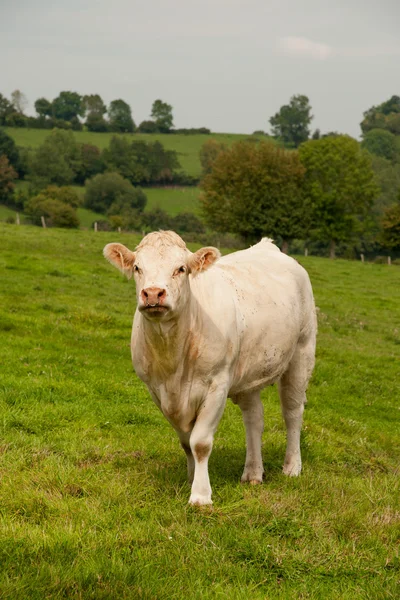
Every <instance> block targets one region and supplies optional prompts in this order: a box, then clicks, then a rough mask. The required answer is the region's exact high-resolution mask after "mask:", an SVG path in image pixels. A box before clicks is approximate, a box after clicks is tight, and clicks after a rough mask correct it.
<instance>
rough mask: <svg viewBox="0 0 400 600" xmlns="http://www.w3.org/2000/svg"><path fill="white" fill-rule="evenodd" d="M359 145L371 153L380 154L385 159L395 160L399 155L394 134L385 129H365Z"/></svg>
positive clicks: (399, 151)
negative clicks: (365, 131)
mask: <svg viewBox="0 0 400 600" xmlns="http://www.w3.org/2000/svg"><path fill="white" fill-rule="evenodd" d="M361 146H362V147H363V148H365V149H366V150H368V152H370V153H371V154H375V155H376V156H381V157H382V158H386V159H387V160H395V158H396V157H397V156H398V155H400V150H399V148H398V147H397V143H396V136H395V135H394V134H393V133H390V131H387V130H385V129H370V130H369V131H367V133H366V134H365V135H364V139H363V141H362V143H361Z"/></svg>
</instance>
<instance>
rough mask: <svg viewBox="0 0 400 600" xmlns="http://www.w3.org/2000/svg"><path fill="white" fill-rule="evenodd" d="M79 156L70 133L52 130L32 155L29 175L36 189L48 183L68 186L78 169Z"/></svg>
mask: <svg viewBox="0 0 400 600" xmlns="http://www.w3.org/2000/svg"><path fill="white" fill-rule="evenodd" d="M80 164H81V154H80V150H79V146H78V144H77V143H76V141H75V138H74V135H73V133H72V132H71V131H62V130H60V129H53V131H52V132H51V133H50V135H49V136H48V137H47V138H46V139H45V140H44V142H43V144H42V145H41V146H39V148H38V149H37V150H36V152H35V153H34V155H33V158H32V160H31V166H30V175H31V179H32V182H33V184H34V186H35V187H36V188H37V189H40V188H43V187H45V186H47V185H48V184H49V183H55V184H56V185H68V184H70V183H72V182H73V181H74V179H75V176H76V173H77V172H78V171H79V169H80Z"/></svg>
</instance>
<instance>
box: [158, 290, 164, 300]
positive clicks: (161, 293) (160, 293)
mask: <svg viewBox="0 0 400 600" xmlns="http://www.w3.org/2000/svg"><path fill="white" fill-rule="evenodd" d="M161 296H164V290H161V292H158V297H159V298H161Z"/></svg>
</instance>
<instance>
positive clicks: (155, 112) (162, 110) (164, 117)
mask: <svg viewBox="0 0 400 600" xmlns="http://www.w3.org/2000/svg"><path fill="white" fill-rule="evenodd" d="M151 118H152V119H153V121H154V122H155V124H156V125H157V129H158V131H159V132H160V133H169V131H170V130H171V129H172V127H173V126H174V123H173V116H172V106H171V105H170V104H167V103H166V102H163V101H162V100H155V101H154V102H153V106H152V107H151Z"/></svg>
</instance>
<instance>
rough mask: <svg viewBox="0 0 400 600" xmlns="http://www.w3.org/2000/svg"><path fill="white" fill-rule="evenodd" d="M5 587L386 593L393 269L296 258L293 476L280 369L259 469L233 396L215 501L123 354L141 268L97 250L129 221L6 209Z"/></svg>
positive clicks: (51, 594) (220, 594)
mask: <svg viewBox="0 0 400 600" xmlns="http://www.w3.org/2000/svg"><path fill="white" fill-rule="evenodd" d="M0 237H1V240H2V252H1V255H0V286H1V288H0V290H1V291H0V293H1V303H0V336H1V340H2V344H1V346H0V363H1V379H0V412H1V419H0V426H1V438H0V470H1V479H0V486H1V490H0V498H1V501H0V519H1V520H0V597H1V598H2V599H10V600H11V599H12V600H22V599H29V600H42V599H44V598H72V599H82V598H83V599H86V598H93V599H110V600H111V599H116V598H118V599H129V600H131V599H136V598H144V599H149V600H150V599H157V600H158V599H190V600H192V599H195V600H197V599H198V600H200V599H201V600H203V599H211V598H218V599H227V600H232V599H234V600H236V599H238V600H248V599H257V600H258V599H260V600H261V599H263V600H264V599H268V600H270V599H275V598H277V599H282V600H286V599H296V600H297V599H303V598H310V599H321V600H325V599H335V600H336V599H339V598H340V599H341V600H342V599H345V600H346V599H348V600H354V599H358V598H360V599H371V600H379V599H382V600H383V599H387V598H393V599H395V598H398V597H399V586H400V557H399V542H400V489H399V474H400V471H399V464H400V410H399V398H400V377H399V351H400V269H399V268H398V267H395V266H392V267H388V266H386V265H372V264H361V263H355V262H345V261H341V260H338V261H328V260H326V259H321V258H314V257H308V258H307V259H305V258H301V259H299V260H300V261H301V262H302V263H303V264H304V266H305V267H306V268H307V270H308V271H309V273H310V276H311V279H312V283H313V286H314V290H315V296H316V302H317V305H318V307H319V336H318V354H317V365H316V370H315V374H314V376H313V379H312V382H311V385H310V389H309V393H308V399H309V401H308V405H307V409H306V412H305V421H304V429H303V434H302V448H303V465H304V471H303V474H302V475H301V477H299V478H296V479H289V478H285V477H284V476H283V475H282V474H281V465H282V462H283V457H284V449H285V433H284V427H283V423H282V418H281V416H280V410H279V403H278V399H277V394H276V390H275V388H270V389H268V390H266V391H265V392H264V393H263V402H264V406H265V423H266V427H265V433H264V438H263V439H264V442H263V457H264V465H265V469H266V480H265V483H264V484H263V485H262V486H243V485H241V484H240V483H239V479H240V475H241V472H242V468H243V462H244V432H243V426H242V423H241V417H240V414H239V411H238V409H237V408H236V407H235V406H233V405H232V404H231V403H229V404H228V406H227V410H226V413H225V415H224V417H223V420H222V422H221V424H220V427H219V429H218V432H217V435H216V441H215V447H214V451H213V454H212V456H211V461H210V477H211V482H212V486H213V492H214V494H213V499H214V506H213V507H212V508H205V509H196V508H192V507H189V506H188V504H187V501H188V498H189V491H190V490H189V486H188V484H187V483H186V481H185V475H186V466H185V463H186V459H185V457H184V455H183V452H182V451H181V449H180V447H179V443H178V440H177V438H176V435H175V433H174V432H173V430H172V428H171V427H170V426H169V425H168V423H167V422H166V420H165V419H164V418H163V417H162V415H161V414H160V413H159V412H158V410H157V409H156V407H155V406H154V405H153V404H152V402H151V400H150V398H149V395H148V393H147V391H146V388H145V386H144V385H143V384H142V383H141V382H140V381H139V380H138V379H137V377H136V376H135V375H134V373H133V372H132V368H131V362H130V351H129V338H130V326H131V319H132V314H133V311H134V308H135V301H134V285H133V283H132V282H128V281H126V280H124V279H123V278H122V276H120V275H119V274H118V272H117V271H116V270H115V269H113V268H112V267H111V266H110V265H109V264H108V263H106V261H105V260H104V259H103V258H102V254H101V250H102V247H103V246H104V244H105V243H107V242H109V241H121V242H123V243H125V244H127V245H128V246H130V247H133V246H134V245H135V243H137V241H138V239H137V238H135V237H134V236H129V235H120V236H119V235H118V234H115V233H112V234H109V233H97V234H95V233H94V232H85V231H65V230H56V229H48V230H41V229H40V228H34V227H16V226H13V225H6V224H0Z"/></svg>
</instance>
